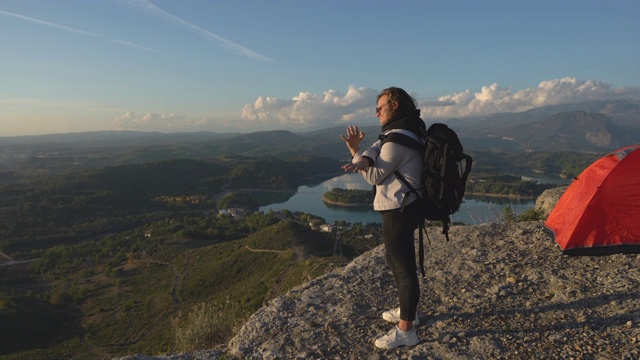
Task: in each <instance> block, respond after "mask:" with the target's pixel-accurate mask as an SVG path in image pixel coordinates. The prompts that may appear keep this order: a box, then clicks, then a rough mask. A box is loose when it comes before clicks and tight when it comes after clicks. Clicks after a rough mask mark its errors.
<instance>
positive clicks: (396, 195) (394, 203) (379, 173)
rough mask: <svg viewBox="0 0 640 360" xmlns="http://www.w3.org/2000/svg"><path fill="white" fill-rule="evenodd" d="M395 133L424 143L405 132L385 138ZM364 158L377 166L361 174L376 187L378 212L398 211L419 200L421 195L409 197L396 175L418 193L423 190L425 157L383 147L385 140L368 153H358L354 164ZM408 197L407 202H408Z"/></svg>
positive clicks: (408, 150) (389, 145) (387, 144)
mask: <svg viewBox="0 0 640 360" xmlns="http://www.w3.org/2000/svg"><path fill="white" fill-rule="evenodd" d="M392 132H400V133H402V134H403V135H407V136H410V137H412V138H413V139H415V140H417V141H420V142H422V140H421V139H420V138H419V137H418V136H416V135H415V134H413V133H412V132H411V131H407V130H402V129H394V130H389V131H387V132H385V133H384V135H388V134H390V133H392ZM362 157H368V158H371V159H372V160H373V165H372V166H370V167H369V168H367V170H366V171H363V172H361V173H362V176H363V177H364V179H365V180H366V181H367V182H368V183H369V184H371V185H376V196H375V198H374V200H373V209H374V210H376V211H383V210H392V209H397V208H400V207H401V206H402V203H403V200H404V205H405V206H406V205H408V204H410V203H412V202H413V201H414V200H416V198H417V195H416V194H414V193H409V190H410V189H409V188H408V187H407V186H406V185H405V184H404V183H403V182H402V181H401V180H400V179H399V178H398V177H397V176H396V175H395V174H394V172H395V171H396V170H398V172H399V173H400V174H402V176H403V177H404V178H405V179H406V180H407V181H408V182H409V184H411V186H413V188H414V189H419V188H420V184H419V183H420V175H421V173H422V153H420V152H419V151H417V150H414V149H411V148H409V147H406V146H404V145H400V144H398V143H394V142H385V143H384V144H383V143H382V141H381V140H378V141H376V142H375V143H373V145H371V147H370V148H369V149H367V150H365V151H364V152H360V151H358V153H356V154H355V155H354V157H353V162H354V163H355V162H358V161H359V160H360V159H361V158H362ZM408 193H409V194H408ZM407 194H408V195H407ZM405 195H406V197H407V198H406V199H404V198H405Z"/></svg>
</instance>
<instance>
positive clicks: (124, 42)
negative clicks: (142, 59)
mask: <svg viewBox="0 0 640 360" xmlns="http://www.w3.org/2000/svg"><path fill="white" fill-rule="evenodd" d="M0 14H2V15H7V16H11V17H14V18H17V19H20V20H25V21H28V22H31V23H34V24H39V25H44V26H49V27H53V28H56V29H60V30H64V31H68V32H72V33H76V34H81V35H86V36H92V37H97V38H101V39H105V40H109V41H111V42H115V43H118V44H121V45H125V46H129V47H134V48H137V49H142V50H147V51H153V52H157V53H162V52H161V51H158V50H156V49H152V48H149V47H146V46H142V45H138V44H134V43H132V42H129V41H124V40H120V39H116V38H112V37H110V36H106V35H101V34H96V33H92V32H89V31H84V30H80V29H75V28H72V27H69V26H65V25H60V24H55V23H52V22H48V21H44V20H39V19H34V18H31V17H28V16H24V15H20V14H14V13H10V12H7V11H2V10H0Z"/></svg>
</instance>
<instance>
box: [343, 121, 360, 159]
mask: <svg viewBox="0 0 640 360" xmlns="http://www.w3.org/2000/svg"><path fill="white" fill-rule="evenodd" d="M340 137H341V138H342V140H344V142H345V143H346V144H347V147H348V148H349V151H351V156H353V155H355V154H356V153H357V152H358V150H360V142H362V139H364V133H363V132H362V131H360V130H359V129H358V127H357V126H355V125H351V126H349V127H348V128H347V136H345V135H344V134H341V135H340Z"/></svg>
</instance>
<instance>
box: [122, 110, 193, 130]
mask: <svg viewBox="0 0 640 360" xmlns="http://www.w3.org/2000/svg"><path fill="white" fill-rule="evenodd" d="M185 119H186V116H184V115H177V114H156V113H152V112H149V113H146V114H145V115H143V116H142V117H139V116H137V115H136V114H135V113H134V112H133V111H128V112H126V113H124V114H122V115H120V116H118V117H116V118H115V119H113V120H112V123H113V124H114V125H115V126H116V127H118V128H121V129H132V130H156V131H163V130H174V131H175V130H180V129H182V128H183V127H184V125H185V123H184V120H185Z"/></svg>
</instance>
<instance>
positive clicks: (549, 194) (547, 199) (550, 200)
mask: <svg viewBox="0 0 640 360" xmlns="http://www.w3.org/2000/svg"><path fill="white" fill-rule="evenodd" d="M566 189H567V186H560V187H557V188H553V189H548V190H545V191H544V192H543V193H542V194H541V195H540V196H538V198H537V199H536V205H535V209H536V210H538V211H542V214H543V219H546V218H547V217H548V216H549V214H550V213H551V210H553V208H554V207H555V206H556V203H558V200H559V199H560V197H561V196H562V194H563V193H564V191H565V190H566Z"/></svg>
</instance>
